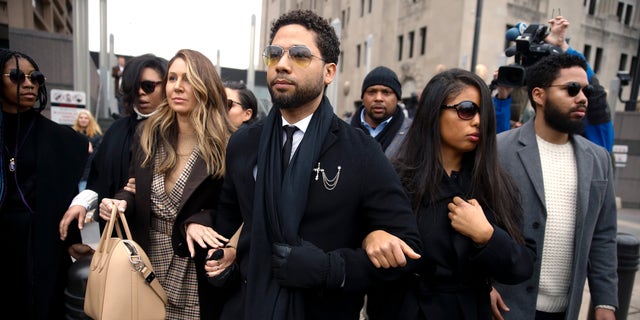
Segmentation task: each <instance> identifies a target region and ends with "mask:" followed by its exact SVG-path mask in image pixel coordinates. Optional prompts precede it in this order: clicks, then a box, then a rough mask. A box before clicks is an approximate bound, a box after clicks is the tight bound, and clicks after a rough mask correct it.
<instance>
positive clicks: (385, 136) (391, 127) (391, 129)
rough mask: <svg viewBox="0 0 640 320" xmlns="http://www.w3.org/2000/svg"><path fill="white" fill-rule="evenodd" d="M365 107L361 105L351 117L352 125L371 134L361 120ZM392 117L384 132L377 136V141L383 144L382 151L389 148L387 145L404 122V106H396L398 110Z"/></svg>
mask: <svg viewBox="0 0 640 320" xmlns="http://www.w3.org/2000/svg"><path fill="white" fill-rule="evenodd" d="M363 109H364V106H362V107H360V109H358V112H356V113H355V114H354V115H353V117H351V126H353V127H356V128H360V129H362V130H363V131H364V132H365V133H366V134H369V130H368V129H367V128H365V126H364V125H362V122H361V121H360V115H361V114H362V110H363ZM391 117H392V118H391V121H389V123H388V124H387V126H386V127H385V128H384V129H382V132H380V133H379V134H378V135H377V136H376V137H375V139H376V141H378V142H379V143H380V145H381V146H382V151H386V150H387V147H388V146H389V145H390V144H391V141H393V138H395V136H396V134H397V133H398V131H400V128H401V127H402V123H403V122H404V112H402V108H401V107H400V106H396V112H394V113H393V115H392V116H391Z"/></svg>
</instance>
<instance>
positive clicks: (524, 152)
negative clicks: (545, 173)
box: [516, 119, 546, 215]
mask: <svg viewBox="0 0 640 320" xmlns="http://www.w3.org/2000/svg"><path fill="white" fill-rule="evenodd" d="M533 122H534V119H531V120H530V121H527V123H525V124H524V125H523V126H522V129H521V130H520V132H519V137H518V141H519V142H520V144H521V145H522V148H520V149H519V150H517V151H516V152H517V153H518V156H519V157H520V161H521V162H522V166H523V167H524V170H525V172H526V174H527V175H528V176H529V181H531V183H532V184H533V188H534V189H535V191H536V195H537V196H538V200H540V203H542V206H543V207H545V208H546V205H545V203H546V202H545V198H544V181H543V180H542V165H541V163H540V151H539V150H538V143H537V142H536V133H535V131H534V127H533ZM545 215H546V211H545Z"/></svg>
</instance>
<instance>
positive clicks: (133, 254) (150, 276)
mask: <svg viewBox="0 0 640 320" xmlns="http://www.w3.org/2000/svg"><path fill="white" fill-rule="evenodd" d="M124 221H125V223H126V220H124ZM122 243H123V244H124V246H125V248H127V250H128V251H129V255H130V257H129V262H131V265H132V266H133V269H134V270H136V271H138V272H139V273H140V275H141V276H142V278H144V281H145V282H146V283H147V284H148V285H149V286H151V289H153V291H154V292H155V293H156V294H157V295H158V297H160V299H162V301H163V302H164V303H165V304H167V294H166V293H165V292H164V289H163V288H162V285H161V284H160V282H159V281H158V279H157V277H156V274H155V272H153V270H152V269H151V268H150V267H149V266H147V265H146V264H145V263H144V261H142V258H141V257H140V254H139V253H138V249H136V245H135V242H133V240H123V241H122Z"/></svg>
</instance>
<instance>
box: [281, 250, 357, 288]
mask: <svg viewBox="0 0 640 320" xmlns="http://www.w3.org/2000/svg"><path fill="white" fill-rule="evenodd" d="M271 268H272V272H273V276H274V278H275V279H276V281H278V283H279V284H280V285H281V286H283V287H294V288H328V289H337V288H339V287H340V286H342V283H343V282H344V277H345V266H344V259H343V258H342V256H340V255H339V254H337V253H333V252H329V253H325V252H324V251H322V249H320V248H318V247H316V246H315V245H313V244H312V243H311V242H307V241H303V242H302V244H301V245H299V246H291V245H289V244H285V243H274V244H273V245H272V248H271Z"/></svg>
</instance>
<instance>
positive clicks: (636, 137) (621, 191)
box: [613, 112, 640, 208]
mask: <svg viewBox="0 0 640 320" xmlns="http://www.w3.org/2000/svg"><path fill="white" fill-rule="evenodd" d="M613 126H614V132H615V142H614V143H615V144H616V145H626V146H628V148H629V150H628V153H627V163H626V166H625V167H624V168H616V172H615V175H616V180H617V183H616V195H617V196H618V197H620V198H621V200H622V207H623V208H640V170H638V168H640V130H638V128H640V113H638V112H616V114H615V118H614V122H613Z"/></svg>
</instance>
